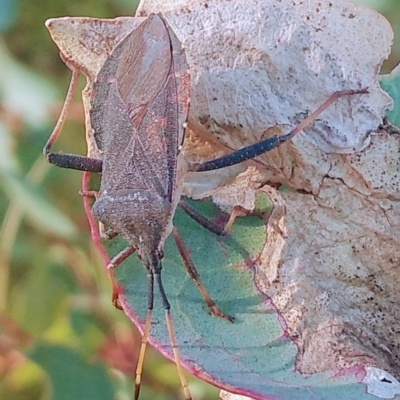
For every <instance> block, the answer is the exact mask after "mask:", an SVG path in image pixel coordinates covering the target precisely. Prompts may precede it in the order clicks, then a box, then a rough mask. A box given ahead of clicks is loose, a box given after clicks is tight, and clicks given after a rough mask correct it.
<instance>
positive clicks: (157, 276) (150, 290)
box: [135, 261, 192, 400]
mask: <svg viewBox="0 0 400 400" xmlns="http://www.w3.org/2000/svg"><path fill="white" fill-rule="evenodd" d="M146 268H147V285H148V286H147V301H148V303H147V315H146V322H145V325H144V330H143V336H142V341H141V343H140V352H139V359H138V365H137V367H136V378H135V400H138V398H139V394H140V385H141V382H142V372H143V363H144V358H145V354H146V347H147V342H148V338H149V334H150V327H151V320H152V316H153V305H154V280H155V281H156V285H157V287H158V290H159V292H160V296H161V301H162V304H163V307H164V309H165V320H166V324H167V329H168V335H169V339H170V342H171V347H172V353H173V355H174V361H175V364H176V368H177V370H178V375H179V379H180V381H181V385H182V388H183V393H184V395H185V400H192V396H191V394H190V391H189V387H188V383H187V380H186V377H185V375H184V373H183V368H182V362H181V357H180V354H179V348H178V344H177V342H176V336H175V330H174V325H173V322H172V317H171V312H170V308H171V306H170V304H169V301H168V299H167V295H166V293H165V290H164V286H163V283H162V280H161V269H162V266H161V262H160V261H158V262H155V263H153V265H152V266H148V267H146Z"/></svg>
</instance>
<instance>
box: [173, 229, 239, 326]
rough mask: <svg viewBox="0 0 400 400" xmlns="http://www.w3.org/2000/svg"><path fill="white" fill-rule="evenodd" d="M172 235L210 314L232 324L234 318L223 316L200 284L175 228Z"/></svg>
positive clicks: (197, 274) (195, 270)
mask: <svg viewBox="0 0 400 400" xmlns="http://www.w3.org/2000/svg"><path fill="white" fill-rule="evenodd" d="M172 235H173V236H174V239H175V243H176V246H177V248H178V251H179V253H180V255H181V257H182V260H183V263H184V264H185V268H186V270H187V272H188V274H189V276H190V277H191V278H192V279H193V281H194V283H195V284H196V285H197V288H198V289H199V292H200V294H201V295H202V297H203V299H204V301H205V302H206V303H207V306H208V308H209V309H210V312H211V314H212V315H215V316H217V317H221V318H225V319H227V320H228V321H230V322H233V319H234V318H233V317H231V316H230V315H228V314H225V313H224V312H222V311H221V310H220V309H219V308H218V306H217V305H216V304H215V301H214V300H213V299H212V298H211V297H210V295H209V294H208V292H207V289H206V288H205V287H204V286H203V284H202V283H201V281H200V276H199V273H198V272H197V269H196V267H195V265H194V263H193V261H192V259H191V258H190V256H189V252H188V251H187V249H186V246H185V243H184V242H183V240H182V238H181V235H180V234H179V232H178V230H177V229H176V228H173V230H172Z"/></svg>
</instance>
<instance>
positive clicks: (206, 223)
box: [179, 198, 225, 236]
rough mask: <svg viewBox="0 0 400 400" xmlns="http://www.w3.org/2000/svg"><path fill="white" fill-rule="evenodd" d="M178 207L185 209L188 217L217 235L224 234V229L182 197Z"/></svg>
mask: <svg viewBox="0 0 400 400" xmlns="http://www.w3.org/2000/svg"><path fill="white" fill-rule="evenodd" d="M179 207H180V208H181V209H182V210H183V211H185V213H186V214H187V215H189V217H190V218H192V219H193V220H194V221H196V222H197V223H198V224H200V225H201V226H203V227H204V228H206V229H208V230H209V231H210V232H212V233H215V234H216V235H218V236H222V235H225V230H224V228H222V227H221V226H219V225H218V224H216V223H215V222H213V221H212V220H210V219H209V218H208V217H206V216H205V215H203V214H201V213H200V212H199V211H197V210H196V209H195V208H194V207H193V206H192V205H191V204H189V203H188V202H187V201H186V200H185V199H184V198H181V201H180V202H179Z"/></svg>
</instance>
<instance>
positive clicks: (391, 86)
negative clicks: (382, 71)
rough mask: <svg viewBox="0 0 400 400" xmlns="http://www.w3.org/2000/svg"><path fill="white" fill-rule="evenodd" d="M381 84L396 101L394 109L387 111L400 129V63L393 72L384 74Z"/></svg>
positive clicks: (390, 118) (391, 120) (392, 121)
mask: <svg viewBox="0 0 400 400" xmlns="http://www.w3.org/2000/svg"><path fill="white" fill-rule="evenodd" d="M380 84H381V87H382V89H383V90H384V91H385V92H387V93H388V94H389V95H390V97H391V98H392V99H393V101H394V106H393V109H392V110H390V111H388V112H387V113H386V115H387V118H388V120H389V121H390V122H391V123H392V124H393V125H394V126H395V127H397V128H398V129H400V65H398V66H397V67H396V68H395V69H394V70H393V71H392V72H391V74H389V75H384V76H382V78H381V79H380Z"/></svg>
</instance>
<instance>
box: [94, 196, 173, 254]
mask: <svg viewBox="0 0 400 400" xmlns="http://www.w3.org/2000/svg"><path fill="white" fill-rule="evenodd" d="M92 213H93V215H94V216H95V217H96V218H97V219H98V220H99V221H100V222H102V223H103V224H104V225H105V226H106V228H111V229H112V230H113V231H114V232H116V233H118V234H120V235H122V236H123V237H124V239H125V240H126V241H127V242H128V243H129V244H130V245H132V246H134V247H135V248H136V249H137V250H138V253H139V255H145V254H146V253H148V252H154V251H158V250H161V249H160V242H161V238H162V237H163V236H164V235H163V233H164V231H165V229H166V228H167V226H168V225H169V222H170V220H171V218H172V215H171V214H172V209H171V204H170V203H169V202H168V201H167V200H165V199H163V198H162V197H160V196H158V195H156V194H154V193H153V192H150V191H148V190H129V189H121V190H113V191H104V192H102V193H101V194H100V196H99V197H98V199H97V200H96V202H95V203H94V205H93V207H92Z"/></svg>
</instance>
